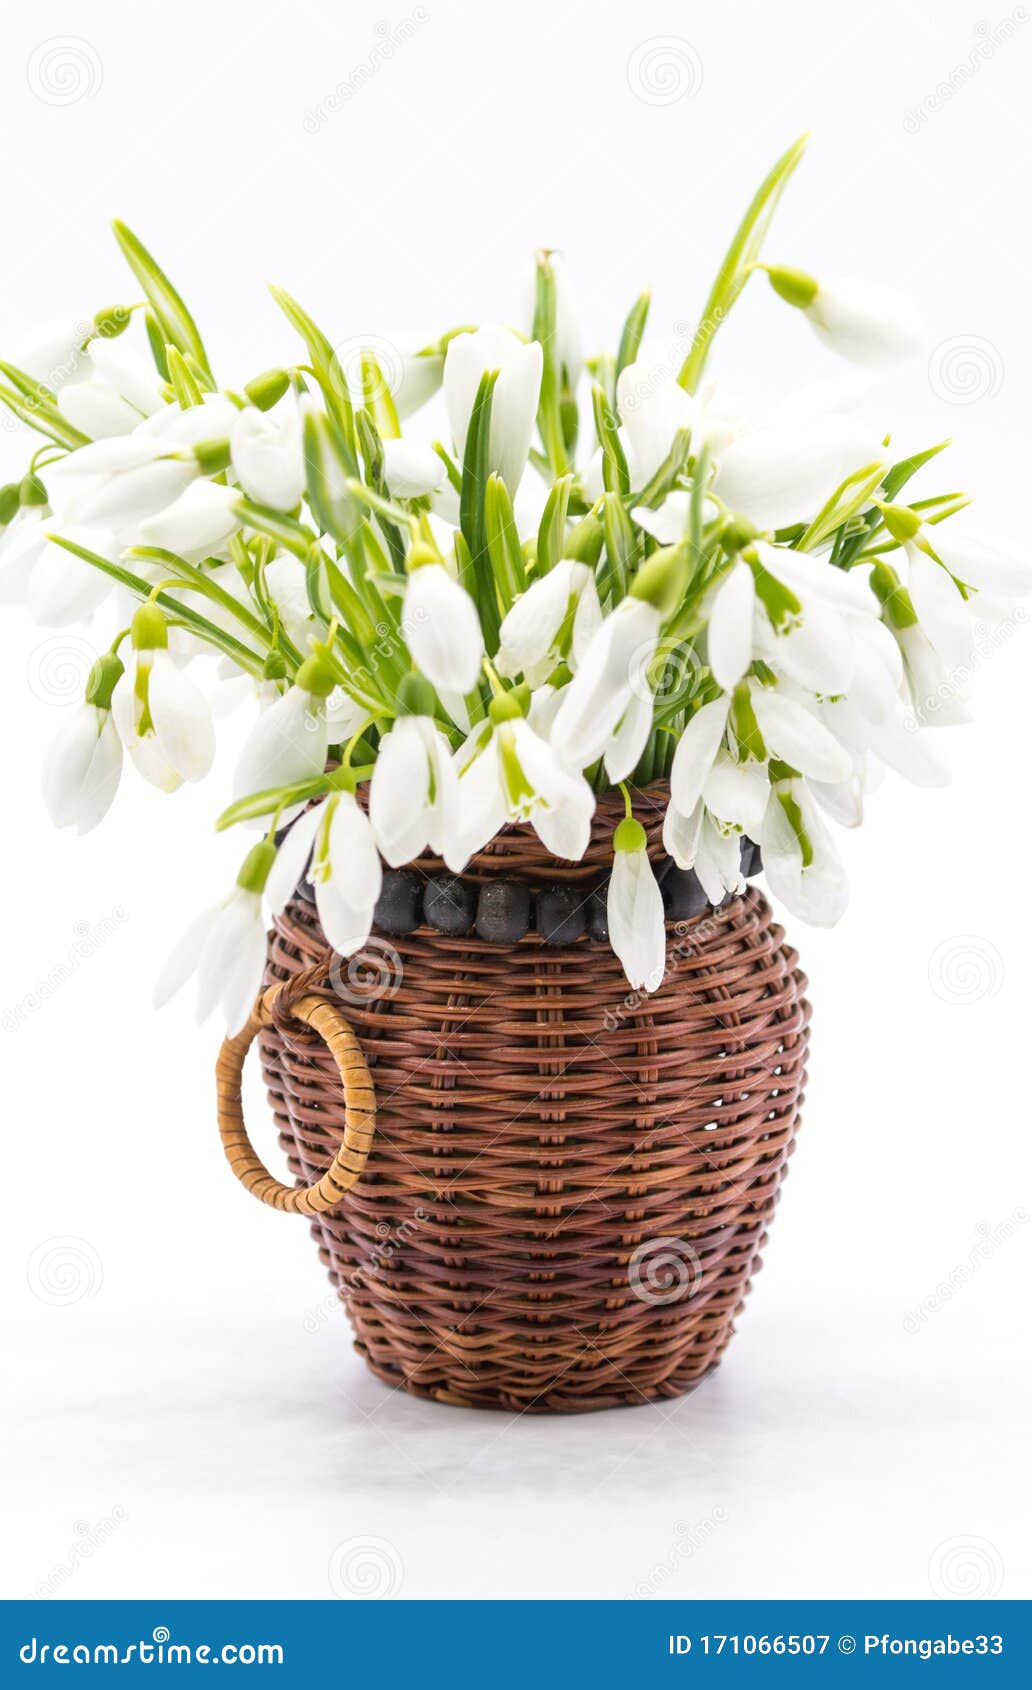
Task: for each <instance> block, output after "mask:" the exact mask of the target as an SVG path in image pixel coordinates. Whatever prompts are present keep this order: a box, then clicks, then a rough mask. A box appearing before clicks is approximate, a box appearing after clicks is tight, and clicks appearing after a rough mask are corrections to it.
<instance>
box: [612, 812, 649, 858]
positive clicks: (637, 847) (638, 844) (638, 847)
mask: <svg viewBox="0 0 1032 1690" xmlns="http://www.w3.org/2000/svg"><path fill="white" fill-rule="evenodd" d="M647 844H648V839H647V837H646V834H645V829H644V828H643V827H642V825H641V822H639V821H636V820H635V818H634V817H633V816H624V819H623V821H622V822H621V823H620V825H619V827H618V828H617V829H616V832H615V833H614V834H613V850H614V851H644V849H645V847H646V845H647Z"/></svg>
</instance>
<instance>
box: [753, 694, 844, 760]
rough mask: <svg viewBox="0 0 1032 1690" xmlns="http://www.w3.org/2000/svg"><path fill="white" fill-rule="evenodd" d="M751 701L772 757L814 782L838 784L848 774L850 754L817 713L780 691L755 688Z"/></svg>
mask: <svg viewBox="0 0 1032 1690" xmlns="http://www.w3.org/2000/svg"><path fill="white" fill-rule="evenodd" d="M750 697H751V702H752V707H753V712H754V714H755V716H756V722H757V725H758V727H759V730H760V733H761V734H762V736H763V742H764V744H765V746H766V747H767V750H768V752H769V753H770V755H771V756H772V757H777V758H779V759H780V761H781V762H783V763H788V764H789V766H790V767H791V768H793V769H798V771H799V773H800V774H802V775H810V776H811V777H812V778H813V779H814V780H823V781H828V782H832V783H833V782H835V781H840V780H845V779H846V777H847V776H848V774H849V768H850V759H849V753H848V752H847V751H846V750H845V748H844V747H843V746H842V745H840V744H839V742H838V740H837V739H836V738H835V736H834V735H833V734H832V733H831V732H830V731H829V729H828V728H826V727H825V726H824V723H823V722H822V721H820V719H819V718H818V716H817V715H816V713H815V712H814V711H812V710H810V709H808V708H807V706H806V704H804V703H803V702H802V701H801V700H799V699H795V698H792V697H790V696H789V695H788V694H787V693H786V692H785V691H784V690H783V689H782V688H780V687H764V686H758V685H757V686H754V687H752V688H751V691H750Z"/></svg>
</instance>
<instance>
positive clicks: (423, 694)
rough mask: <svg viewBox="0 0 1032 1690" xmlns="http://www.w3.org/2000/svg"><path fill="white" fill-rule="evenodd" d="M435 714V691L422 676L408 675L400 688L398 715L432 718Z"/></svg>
mask: <svg viewBox="0 0 1032 1690" xmlns="http://www.w3.org/2000/svg"><path fill="white" fill-rule="evenodd" d="M433 713H434V689H433V687H432V686H431V685H430V682H429V681H426V680H424V679H423V677H422V675H416V674H411V675H406V676H405V678H404V680H403V681H402V683H401V685H400V687H399V688H398V714H399V715H400V716H432V715H433Z"/></svg>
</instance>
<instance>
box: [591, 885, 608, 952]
mask: <svg viewBox="0 0 1032 1690" xmlns="http://www.w3.org/2000/svg"><path fill="white" fill-rule="evenodd" d="M588 932H589V933H590V934H591V937H592V938H593V939H597V940H599V941H600V942H601V943H604V944H608V943H609V882H608V880H604V881H603V882H602V884H601V886H596V887H595V890H594V891H593V892H592V894H591V901H590V903H589V904H588Z"/></svg>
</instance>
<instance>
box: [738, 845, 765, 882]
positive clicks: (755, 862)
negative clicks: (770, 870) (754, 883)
mask: <svg viewBox="0 0 1032 1690" xmlns="http://www.w3.org/2000/svg"><path fill="white" fill-rule="evenodd" d="M762 870H763V858H762V856H761V855H760V847H759V846H758V845H757V844H756V842H755V841H754V840H752V839H749V838H743V840H742V873H743V874H744V875H745V877H746V879H747V880H751V879H752V878H753V876H754V875H757V874H760V873H762Z"/></svg>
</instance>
